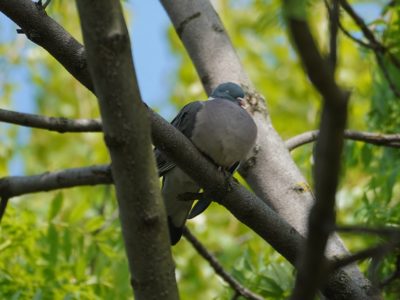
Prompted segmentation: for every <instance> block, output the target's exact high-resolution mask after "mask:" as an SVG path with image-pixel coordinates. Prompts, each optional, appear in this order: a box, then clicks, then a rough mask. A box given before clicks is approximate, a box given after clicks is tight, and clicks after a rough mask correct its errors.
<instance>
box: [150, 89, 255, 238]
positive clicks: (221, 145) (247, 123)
mask: <svg viewBox="0 0 400 300" xmlns="http://www.w3.org/2000/svg"><path fill="white" fill-rule="evenodd" d="M244 97H245V94H244V92H243V90H242V88H241V87H240V86H239V85H237V84H235V83H232V82H227V83H223V84H221V85H219V86H217V88H216V89H215V90H214V91H213V92H212V93H211V97H210V98H209V99H208V100H207V101H195V102H191V103H189V104H187V105H186V106H184V107H183V108H182V110H181V111H180V112H179V113H178V115H177V116H176V117H175V118H174V119H173V120H172V122H171V124H172V125H173V126H174V127H176V128H177V129H178V130H179V131H181V132H182V133H183V134H184V135H185V136H186V137H188V138H189V139H190V140H191V141H192V142H193V144H194V145H195V146H196V147H197V148H198V149H199V150H200V151H201V152H202V153H203V154H204V155H205V156H207V157H208V158H209V159H211V160H212V161H213V162H214V163H215V164H216V165H217V166H219V167H221V168H223V169H224V170H226V171H229V172H231V173H233V172H234V170H235V169H236V168H237V166H238V165H239V162H240V161H242V160H243V159H245V158H246V156H247V154H248V153H249V152H250V150H251V149H252V148H253V146H254V143H255V140H256V137H257V127H256V124H255V123H254V121H253V118H252V117H251V116H250V114H249V113H248V112H247V111H246V110H245V108H244V105H245V101H244ZM155 154H156V159H157V166H158V170H159V175H160V176H163V177H164V178H163V186H162V195H163V198H164V203H165V207H166V210H167V215H168V226H169V233H170V239H171V244H172V245H175V244H176V243H177V242H178V241H179V240H180V238H181V236H182V229H183V226H184V225H185V222H186V220H187V219H188V218H193V217H195V216H197V215H198V214H200V213H202V212H203V211H204V210H205V209H206V208H207V207H208V205H209V204H210V203H211V200H210V199H206V198H203V199H201V198H200V199H199V201H198V202H197V203H196V205H195V206H194V207H193V209H192V205H193V202H194V199H193V198H192V199H185V195H189V194H192V195H194V194H196V193H198V191H199V190H200V187H199V185H198V184H197V183H196V182H195V181H194V180H192V179H191V178H190V177H189V176H188V175H186V173H184V172H183V171H182V170H181V169H180V168H179V167H177V166H176V165H175V164H174V162H172V161H170V160H168V159H167V158H166V157H165V156H164V155H163V154H162V152H161V151H160V150H158V149H155ZM189 198H190V197H189Z"/></svg>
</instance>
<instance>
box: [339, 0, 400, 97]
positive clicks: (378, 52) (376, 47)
mask: <svg viewBox="0 0 400 300" xmlns="http://www.w3.org/2000/svg"><path fill="white" fill-rule="evenodd" d="M340 5H341V6H342V7H343V9H344V10H345V11H346V12H347V13H348V15H349V16H350V17H351V18H352V19H353V21H354V22H355V23H356V24H357V26H358V27H359V28H360V30H361V31H362V33H363V34H364V36H365V38H366V39H367V40H368V41H369V45H370V47H368V48H370V49H372V50H373V51H374V54H375V58H376V61H377V63H378V66H379V68H380V69H381V70H382V73H383V76H384V77H385V78H386V80H387V82H388V84H389V87H390V89H391V90H392V92H393V94H394V95H395V96H396V97H398V98H400V91H399V89H398V87H397V86H396V84H395V83H394V81H393V79H392V78H391V76H390V74H389V71H388V70H387V68H386V66H385V63H384V60H383V55H384V54H388V57H389V59H390V60H391V61H392V63H393V64H394V65H395V66H396V67H397V68H399V69H400V61H399V60H398V59H397V58H396V57H395V56H394V55H393V54H392V53H390V51H389V50H388V48H387V47H386V46H384V45H383V44H382V43H380V42H379V41H378V40H377V39H376V38H375V35H374V33H373V32H372V31H371V30H370V29H369V28H368V26H367V25H366V24H365V22H364V20H363V19H362V18H361V17H360V16H359V15H358V14H357V13H356V12H355V10H354V9H353V8H352V7H351V5H350V4H349V3H348V2H347V1H346V0H340Z"/></svg>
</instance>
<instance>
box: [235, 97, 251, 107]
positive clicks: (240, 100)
mask: <svg viewBox="0 0 400 300" xmlns="http://www.w3.org/2000/svg"><path fill="white" fill-rule="evenodd" d="M237 99H238V100H239V105H240V106H241V107H243V108H244V109H247V107H248V105H247V102H246V100H245V98H241V97H238V98H237Z"/></svg>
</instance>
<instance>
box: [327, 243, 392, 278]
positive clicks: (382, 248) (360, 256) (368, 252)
mask: <svg viewBox="0 0 400 300" xmlns="http://www.w3.org/2000/svg"><path fill="white" fill-rule="evenodd" d="M398 246H399V240H398V239H397V240H395V241H390V242H387V243H385V244H381V245H378V246H374V247H371V248H367V249H364V250H361V251H359V252H357V253H354V254H351V255H349V256H346V257H343V258H340V259H338V260H336V261H332V262H331V263H330V264H329V269H330V270H331V271H335V270H337V269H340V268H342V267H344V266H347V265H349V264H352V263H354V262H356V261H360V260H365V259H368V258H371V257H376V256H383V255H385V254H387V253H389V252H390V251H392V250H393V249H395V248H396V247H398Z"/></svg>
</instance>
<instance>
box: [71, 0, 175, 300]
mask: <svg viewBox="0 0 400 300" xmlns="http://www.w3.org/2000/svg"><path fill="white" fill-rule="evenodd" d="M77 7H78V12H79V17H80V22H81V27H82V33H83V39H84V43H85V46H86V49H87V61H88V67H89V71H90V74H91V76H92V80H93V84H94V88H95V91H96V96H97V99H98V102H99V107H100V113H101V119H102V122H103V132H104V140H105V143H106V146H107V148H108V152H109V154H110V156H111V162H112V163H111V170H112V174H113V179H114V184H115V189H116V193H117V200H118V206H119V212H120V214H119V215H120V221H121V227H122V235H123V238H124V242H125V249H126V253H127V257H128V262H129V270H130V274H131V284H132V288H133V292H134V296H135V299H137V300H150V299H166V300H175V299H179V294H178V288H177V284H176V280H175V272H174V269H175V268H174V263H173V260H172V253H171V247H170V240H169V236H168V231H167V227H168V226H167V217H166V213H165V209H164V205H163V202H162V201H163V200H162V197H161V192H160V188H159V180H158V176H157V171H156V165H155V158H154V155H153V150H152V145H151V133H150V120H149V118H148V117H149V116H148V114H147V107H146V106H145V105H143V102H142V99H141V96H140V91H139V86H138V83H137V79H136V74H135V67H134V64H133V60H132V52H131V45H130V40H129V33H128V29H127V27H126V24H125V20H124V17H123V13H122V7H121V3H120V2H119V1H109V0H96V1H95V2H93V1H91V0H77ZM116 91H117V92H116Z"/></svg>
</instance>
